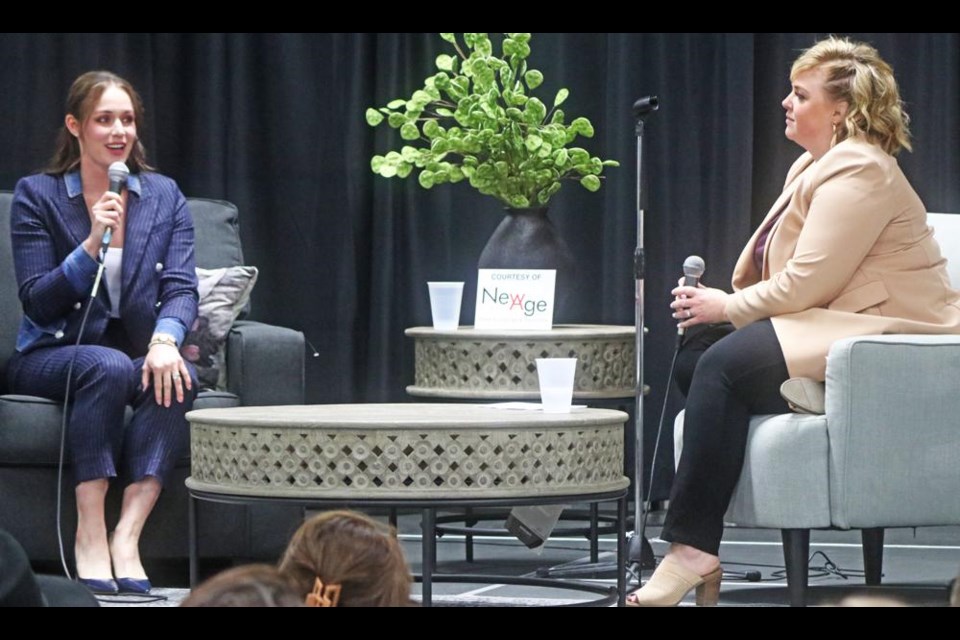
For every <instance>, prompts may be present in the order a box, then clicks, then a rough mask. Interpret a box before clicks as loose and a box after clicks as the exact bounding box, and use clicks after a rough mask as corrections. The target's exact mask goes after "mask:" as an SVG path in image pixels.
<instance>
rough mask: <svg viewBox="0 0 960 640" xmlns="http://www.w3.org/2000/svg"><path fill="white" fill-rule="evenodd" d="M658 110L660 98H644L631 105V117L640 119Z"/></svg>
mask: <svg viewBox="0 0 960 640" xmlns="http://www.w3.org/2000/svg"><path fill="white" fill-rule="evenodd" d="M659 108H660V98H658V97H657V96H644V97H643V98H640V99H639V100H637V101H636V102H634V103H633V115H634V117H636V118H642V117H644V116H646V115H647V114H649V113H652V112H654V111H656V110H657V109H659Z"/></svg>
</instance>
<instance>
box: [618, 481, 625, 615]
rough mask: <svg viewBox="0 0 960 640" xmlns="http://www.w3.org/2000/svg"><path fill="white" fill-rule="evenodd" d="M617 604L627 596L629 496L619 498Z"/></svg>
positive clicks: (623, 602) (621, 604)
mask: <svg viewBox="0 0 960 640" xmlns="http://www.w3.org/2000/svg"><path fill="white" fill-rule="evenodd" d="M617 568H618V570H617V606H618V607H622V606H624V605H625V603H626V598H627V497H626V496H622V497H621V498H620V499H619V500H617Z"/></svg>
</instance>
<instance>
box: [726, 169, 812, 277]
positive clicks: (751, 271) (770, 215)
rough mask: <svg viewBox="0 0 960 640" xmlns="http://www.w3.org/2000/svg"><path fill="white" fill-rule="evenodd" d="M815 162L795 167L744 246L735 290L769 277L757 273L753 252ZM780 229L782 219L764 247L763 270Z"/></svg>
mask: <svg viewBox="0 0 960 640" xmlns="http://www.w3.org/2000/svg"><path fill="white" fill-rule="evenodd" d="M812 162H813V158H808V160H807V161H806V162H802V163H799V164H798V165H796V166H794V167H793V168H792V170H791V172H790V174H789V175H788V176H787V180H786V182H785V184H784V187H783V191H781V192H780V196H779V197H778V198H777V199H776V201H775V202H774V203H773V206H772V207H770V210H769V211H767V215H765V216H764V217H763V222H761V223H760V225H759V226H758V227H757V228H756V229H755V230H754V232H753V235H751V236H750V240H748V241H747V244H746V246H744V248H743V251H742V252H741V253H740V257H739V258H738V259H737V264H736V266H735V267H734V270H733V286H734V288H735V289H736V288H743V287H744V286H748V285H750V284H753V283H755V282H758V281H759V280H761V279H763V278H764V277H767V276H768V275H769V274H767V273H759V272H757V268H756V265H755V264H754V261H753V250H754V247H756V246H757V240H758V239H759V238H760V233H761V232H762V231H763V230H764V229H766V227H767V225H768V224H770V221H771V220H773V219H774V218H776V217H777V216H779V215H780V214H781V213H783V210H784V209H785V208H786V206H787V205H788V204H789V203H790V200H791V198H793V194H794V192H795V191H796V190H797V187H798V186H799V185H800V176H802V175H803V172H804V171H805V170H806V169H807V167H809V166H810V164H811V163H812ZM779 227H780V219H777V220H776V222H774V224H773V227H772V228H771V229H770V233H769V234H767V243H766V244H765V245H764V247H763V265H762V267H763V270H764V272H766V271H767V268H766V265H767V253H768V252H769V251H770V241H771V240H772V239H773V235H774V234H775V233H776V232H777V229H778V228H779Z"/></svg>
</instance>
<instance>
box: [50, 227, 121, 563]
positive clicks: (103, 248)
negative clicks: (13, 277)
mask: <svg viewBox="0 0 960 640" xmlns="http://www.w3.org/2000/svg"><path fill="white" fill-rule="evenodd" d="M109 246H110V245H109V238H108V239H107V241H106V242H103V243H101V245H100V252H99V258H100V260H99V266H98V267H97V275H96V278H95V279H94V282H93V287H92V288H91V290H90V298H89V300H88V304H87V307H86V309H85V310H84V312H83V318H81V320H80V329H79V330H78V331H77V340H76V342H74V344H73V346H74V350H73V355H72V356H71V357H70V364H68V365H67V383H66V388H65V389H64V392H63V412H62V416H61V418H60V454H59V457H58V459H57V518H56V520H57V548H58V551H59V552H60V564H61V565H62V566H63V573H64V575H65V576H66V577H67V578H69V579H70V580H73V578H74V577H73V576H72V575H71V574H70V568H69V567H68V566H67V556H66V552H65V551H64V548H63V461H64V457H65V450H66V441H67V416H68V415H69V412H70V389H71V382H72V381H73V367H74V365H76V363H77V356H78V355H79V353H80V341H81V340H82V339H83V332H84V330H85V329H86V327H87V318H89V317H90V310H91V309H92V308H93V301H94V300H95V299H96V297H97V293H98V290H99V287H100V280H101V278H102V276H103V272H104V269H105V268H106V265H105V264H104V259H105V258H106V255H107V249H108V248H109ZM80 304H83V303H82V302H81V303H80ZM74 561H76V558H74Z"/></svg>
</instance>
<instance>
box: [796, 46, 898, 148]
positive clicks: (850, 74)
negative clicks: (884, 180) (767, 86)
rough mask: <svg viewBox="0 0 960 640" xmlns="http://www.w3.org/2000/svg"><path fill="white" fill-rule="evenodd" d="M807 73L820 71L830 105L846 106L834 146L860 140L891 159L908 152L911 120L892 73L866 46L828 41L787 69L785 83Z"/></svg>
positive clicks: (877, 55) (871, 48)
mask: <svg viewBox="0 0 960 640" xmlns="http://www.w3.org/2000/svg"><path fill="white" fill-rule="evenodd" d="M812 69H822V70H823V72H824V76H825V82H824V90H825V91H826V92H827V95H828V96H829V97H830V98H831V99H833V100H835V101H845V102H846V103H847V104H848V105H849V108H848V109H847V115H846V118H844V120H843V121H842V122H841V123H840V124H839V125H838V126H837V142H840V141H842V140H845V139H846V138H849V137H864V138H866V139H867V140H869V141H870V142H872V143H874V144H877V145H879V146H880V147H881V148H882V149H883V150H884V151H886V152H887V153H889V154H890V155H896V154H897V153H899V151H900V150H901V149H907V150H911V147H910V129H909V127H908V125H909V124H910V116H908V115H907V112H906V111H904V108H903V101H902V100H901V99H900V91H899V90H898V89H897V81H896V80H895V79H894V77H893V69H892V68H891V67H890V65H889V64H887V63H886V62H884V60H883V59H882V58H881V57H880V54H879V53H877V50H876V49H874V48H873V47H871V46H870V45H868V44H864V43H861V42H851V41H850V40H849V39H847V38H837V37H834V36H830V37H829V38H827V39H826V40H821V41H820V42H817V43H816V44H814V45H813V46H812V47H810V48H809V49H807V50H806V51H804V52H803V53H801V54H800V57H799V58H797V59H796V61H795V62H794V63H793V68H791V69H790V80H791V81H792V80H795V79H796V77H797V75H799V74H801V73H803V72H805V71H810V70H812Z"/></svg>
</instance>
